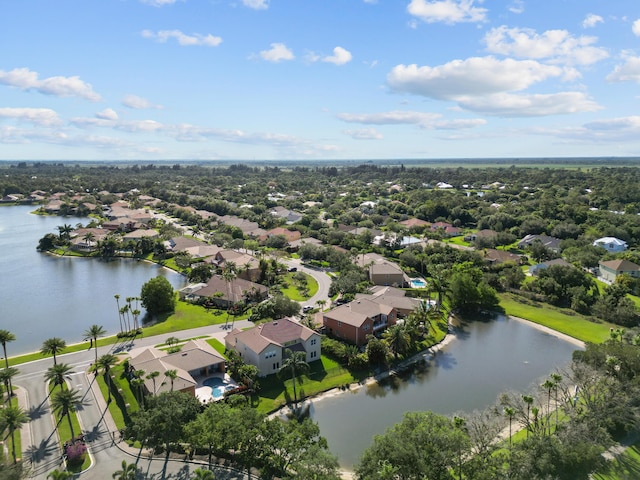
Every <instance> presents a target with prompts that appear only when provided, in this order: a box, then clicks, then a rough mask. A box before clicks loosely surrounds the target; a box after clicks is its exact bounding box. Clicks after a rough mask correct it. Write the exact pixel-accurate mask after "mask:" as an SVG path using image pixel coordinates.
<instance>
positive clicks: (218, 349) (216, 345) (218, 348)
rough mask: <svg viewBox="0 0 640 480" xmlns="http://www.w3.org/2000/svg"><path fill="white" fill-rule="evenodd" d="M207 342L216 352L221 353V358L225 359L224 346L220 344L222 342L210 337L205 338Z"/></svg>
mask: <svg viewBox="0 0 640 480" xmlns="http://www.w3.org/2000/svg"><path fill="white" fill-rule="evenodd" d="M207 343H208V344H209V345H211V346H212V347H213V348H214V350H215V351H216V352H218V353H219V354H220V355H222V358H224V359H226V358H227V355H226V353H225V350H226V347H225V346H224V345H223V344H222V342H221V341H220V340H218V339H216V338H212V339H210V340H207Z"/></svg>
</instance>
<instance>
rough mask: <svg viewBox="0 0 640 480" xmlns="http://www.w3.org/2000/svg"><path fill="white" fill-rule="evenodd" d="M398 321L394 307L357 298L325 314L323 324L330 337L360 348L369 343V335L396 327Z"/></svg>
mask: <svg viewBox="0 0 640 480" xmlns="http://www.w3.org/2000/svg"><path fill="white" fill-rule="evenodd" d="M397 319H398V313H397V311H396V310H395V308H393V307H392V306H390V305H383V304H380V303H378V302H375V301H372V300H370V299H367V298H357V299H356V300H354V301H353V302H350V303H347V304H345V305H341V306H339V307H336V308H334V309H332V310H329V311H328V312H325V313H324V314H323V317H322V324H323V325H324V327H325V328H326V331H327V333H328V334H329V335H331V336H333V337H337V338H341V339H343V340H346V341H348V342H350V343H354V344H356V345H358V346H360V345H365V344H366V343H367V336H368V335H375V334H377V333H379V332H382V331H383V330H384V329H386V328H387V327H390V326H391V325H395V324H396V321H397Z"/></svg>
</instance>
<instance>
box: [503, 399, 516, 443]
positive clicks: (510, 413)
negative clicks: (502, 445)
mask: <svg viewBox="0 0 640 480" xmlns="http://www.w3.org/2000/svg"><path fill="white" fill-rule="evenodd" d="M504 414H505V415H506V416H507V417H509V451H511V441H512V440H511V424H512V422H513V416H514V415H515V414H516V410H515V408H513V407H504Z"/></svg>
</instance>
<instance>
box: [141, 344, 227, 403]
mask: <svg viewBox="0 0 640 480" xmlns="http://www.w3.org/2000/svg"><path fill="white" fill-rule="evenodd" d="M129 364H130V365H131V368H132V369H133V370H134V371H135V370H142V371H144V372H145V373H146V375H144V376H142V377H141V378H142V379H143V380H144V386H145V388H146V390H147V392H149V393H151V394H153V395H156V394H158V393H162V392H168V391H171V389H172V388H173V390H174V391H179V392H187V393H190V394H191V395H195V389H196V386H197V384H198V382H197V380H196V379H197V378H201V377H207V376H209V375H211V374H215V373H221V374H224V373H225V360H224V358H223V357H222V356H221V355H220V354H219V353H218V352H216V351H215V350H214V349H213V347H211V345H209V344H208V343H207V342H205V341H204V340H202V339H198V340H189V341H188V342H187V343H185V344H184V345H183V346H182V348H181V349H180V351H179V352H176V353H167V352H165V351H162V350H159V349H157V348H154V347H149V348H147V349H145V350H143V351H142V352H141V353H140V354H138V355H136V356H134V357H132V358H131V359H129ZM169 370H175V371H176V373H177V377H176V378H175V379H174V380H173V381H172V380H171V379H170V378H169V377H167V372H168V371H169ZM153 372H158V373H159V375H158V376H157V377H156V378H154V379H152V378H147V375H148V374H150V373H153Z"/></svg>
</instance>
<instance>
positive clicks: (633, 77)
mask: <svg viewBox="0 0 640 480" xmlns="http://www.w3.org/2000/svg"><path fill="white" fill-rule="evenodd" d="M607 81H609V82H637V83H640V57H633V56H627V57H626V58H625V61H624V63H623V64H622V65H617V66H616V67H615V69H614V70H613V72H611V73H610V74H609V75H607Z"/></svg>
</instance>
